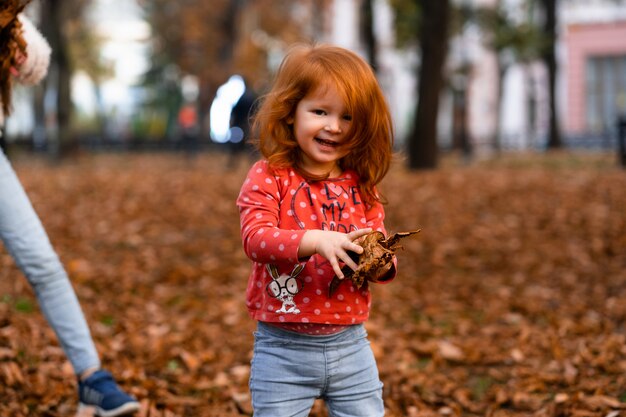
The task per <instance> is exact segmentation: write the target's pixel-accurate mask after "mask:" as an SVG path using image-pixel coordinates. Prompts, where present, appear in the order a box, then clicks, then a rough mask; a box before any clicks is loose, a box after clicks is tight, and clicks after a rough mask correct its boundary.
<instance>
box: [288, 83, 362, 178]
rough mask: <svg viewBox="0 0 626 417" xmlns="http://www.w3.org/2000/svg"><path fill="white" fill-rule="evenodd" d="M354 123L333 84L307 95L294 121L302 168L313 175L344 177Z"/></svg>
mask: <svg viewBox="0 0 626 417" xmlns="http://www.w3.org/2000/svg"><path fill="white" fill-rule="evenodd" d="M351 121H352V116H351V115H350V114H348V113H347V110H346V107H345V105H344V103H343V100H342V99H341V96H340V95H339V93H338V92H337V88H336V87H335V86H334V85H333V84H332V83H328V84H326V85H321V86H319V87H318V88H316V89H315V90H313V91H311V92H309V93H308V94H307V95H306V96H304V98H303V99H302V100H300V102H298V105H297V106H296V113H295V116H294V118H293V120H291V121H290V123H293V132H294V135H295V137H296V141H297V142H298V146H299V147H300V151H301V152H302V154H301V155H302V166H301V168H302V169H304V170H305V171H307V172H309V173H311V174H313V175H325V174H329V175H330V176H331V177H334V176H337V175H339V174H341V171H340V168H339V160H340V159H341V158H343V157H344V156H346V155H347V154H348V152H349V149H348V147H347V146H346V143H345V139H346V134H347V132H348V130H349V129H350V123H351Z"/></svg>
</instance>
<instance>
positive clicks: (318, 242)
mask: <svg viewBox="0 0 626 417" xmlns="http://www.w3.org/2000/svg"><path fill="white" fill-rule="evenodd" d="M371 231H372V229H370V228H367V229H360V230H355V231H354V232H350V233H341V232H332V231H325V230H308V231H307V232H306V233H305V234H304V236H303V237H302V240H301V242H300V248H299V249H298V256H299V257H301V258H304V257H307V256H311V255H313V254H315V253H317V254H319V255H321V256H322V257H324V258H326V259H327V260H328V262H330V265H331V266H332V268H333V270H334V271H335V274H336V275H337V277H338V278H339V279H343V278H344V275H343V272H341V266H340V265H339V262H343V263H345V264H346V265H348V266H349V267H350V268H352V269H353V270H355V269H356V268H357V264H356V263H354V261H353V260H352V259H351V258H350V255H348V253H347V251H352V252H356V253H358V254H361V253H362V252H363V248H362V247H360V246H359V245H357V244H356V243H354V240H355V239H358V238H360V237H361V236H364V235H366V234H368V233H369V232H371Z"/></svg>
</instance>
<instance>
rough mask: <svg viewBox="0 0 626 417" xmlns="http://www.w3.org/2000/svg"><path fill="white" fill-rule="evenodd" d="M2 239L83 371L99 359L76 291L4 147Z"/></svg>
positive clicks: (1, 158) (0, 160)
mask: <svg viewBox="0 0 626 417" xmlns="http://www.w3.org/2000/svg"><path fill="white" fill-rule="evenodd" d="M0 239H2V241H3V242H4V245H5V247H6V249H7V250H8V252H9V253H10V254H11V255H12V256H13V259H14V260H15V263H16V264H17V265H18V267H19V268H20V269H21V270H22V272H23V273H24V275H25V276H26V278H27V279H28V282H29V283H30V285H31V286H32V288H33V290H34V292H35V295H36V297H37V300H38V302H39V306H40V308H41V311H42V312H43V314H44V316H45V317H46V319H47V320H48V323H49V324H50V326H51V327H52V329H53V330H54V332H55V333H56V335H57V337H58V339H59V341H60V343H61V346H62V348H63V350H64V351H65V354H66V355H67V357H68V359H69V360H70V362H71V363H72V366H73V367H74V372H76V374H77V375H80V374H81V373H82V372H84V371H85V370H87V369H89V368H94V367H95V368H99V367H100V359H99V357H98V353H97V352H96V348H95V346H94V343H93V340H92V338H91V334H90V332H89V328H88V326H87V322H86V321H85V317H84V315H83V311H82V310H81V307H80V304H79V303H78V299H77V297H76V293H75V292H74V289H73V288H72V285H71V283H70V281H69V278H68V276H67V272H66V271H65V269H64V268H63V265H62V264H61V261H60V260H59V257H58V255H57V253H56V252H55V251H54V249H53V248H52V245H51V244H50V240H49V239H48V235H47V234H46V231H45V230H44V228H43V225H42V224H41V221H40V220H39V217H38V216H37V213H35V210H34V209H33V207H32V205H31V203H30V200H29V199H28V196H27V195H26V192H25V191H24V188H23V187H22V185H21V184H20V182H19V180H18V178H17V176H16V174H15V171H14V170H13V168H12V167H11V164H10V163H9V161H8V160H7V158H6V156H5V155H4V153H3V152H2V151H0Z"/></svg>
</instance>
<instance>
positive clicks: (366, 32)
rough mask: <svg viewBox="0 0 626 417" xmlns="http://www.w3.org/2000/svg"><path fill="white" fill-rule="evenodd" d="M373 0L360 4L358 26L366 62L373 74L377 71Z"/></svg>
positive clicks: (366, 0)
mask: <svg viewBox="0 0 626 417" xmlns="http://www.w3.org/2000/svg"><path fill="white" fill-rule="evenodd" d="M372 3H373V0H363V2H362V3H361V10H360V13H359V15H360V20H359V26H360V30H361V39H362V40H363V43H364V44H365V52H366V54H367V60H368V62H369V63H370V65H371V67H372V69H373V70H374V72H377V71H378V57H377V55H378V47H377V44H376V35H375V31H374V5H373V4H372Z"/></svg>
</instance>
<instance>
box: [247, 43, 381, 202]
mask: <svg viewBox="0 0 626 417" xmlns="http://www.w3.org/2000/svg"><path fill="white" fill-rule="evenodd" d="M329 82H332V83H334V85H335V86H336V88H337V90H338V91H339V94H341V96H342V99H343V101H344V103H345V106H346V109H347V111H348V113H349V114H350V115H351V116H352V123H351V125H350V130H349V132H347V136H346V141H347V142H346V143H347V144H348V145H349V146H350V152H349V153H348V154H347V155H346V156H345V157H344V158H342V159H341V160H340V161H339V165H340V167H341V168H342V169H352V170H354V171H356V172H357V173H358V175H359V188H360V191H361V195H362V196H363V199H364V200H365V201H366V202H368V203H372V202H374V201H380V197H379V196H378V194H377V193H376V189H375V188H376V184H378V183H379V182H380V181H381V180H382V179H383V177H384V176H385V174H386V173H387V171H388V170H389V165H390V163H391V158H392V152H393V123H392V119H391V114H390V112H389V108H388V106H387V102H386V100H385V97H384V95H383V93H382V90H381V89H380V86H379V85H378V81H377V80H376V76H375V75H374V73H373V72H372V69H371V68H370V66H369V65H368V64H367V62H365V61H364V60H363V59H362V58H361V57H359V56H358V55H357V54H355V53H354V52H351V51H348V50H347V49H344V48H340V47H336V46H330V45H317V46H311V45H296V46H295V47H293V48H291V49H290V50H289V51H288V53H287V55H286V56H285V58H284V60H283V62H282V64H281V65H280V68H279V69H278V72H277V74H276V78H275V80H274V85H273V86H272V89H271V90H270V92H269V93H268V94H267V95H266V96H265V97H264V98H263V100H262V102H261V105H260V107H259V108H258V111H257V112H256V115H255V119H254V132H255V134H256V135H257V138H258V139H257V142H258V143H257V144H258V147H259V150H260V152H261V154H262V155H263V156H264V157H265V158H266V159H267V160H268V161H269V164H270V167H272V168H286V167H294V168H295V169H297V170H298V171H299V172H300V173H302V174H303V175H304V176H305V178H307V179H309V180H320V179H323V178H319V177H315V176H312V175H311V174H308V173H306V172H304V170H302V169H301V167H300V150H299V147H298V144H297V142H296V139H295V137H294V134H293V130H292V126H293V125H292V124H289V123H288V121H289V120H293V117H294V115H295V111H296V106H297V105H298V103H299V102H300V100H302V99H303V98H304V97H305V96H306V95H307V94H308V93H309V92H312V91H314V90H315V89H316V88H317V87H320V86H324V85H325V84H327V83H329Z"/></svg>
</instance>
